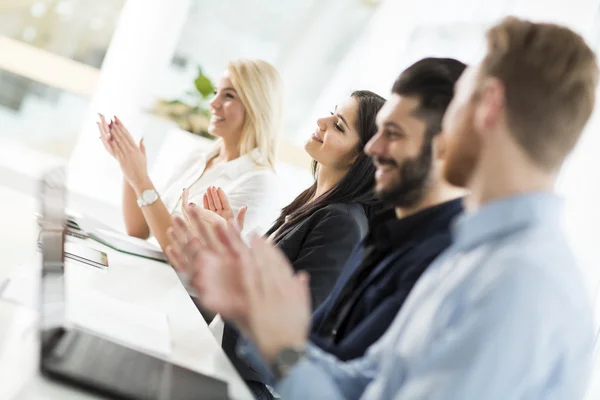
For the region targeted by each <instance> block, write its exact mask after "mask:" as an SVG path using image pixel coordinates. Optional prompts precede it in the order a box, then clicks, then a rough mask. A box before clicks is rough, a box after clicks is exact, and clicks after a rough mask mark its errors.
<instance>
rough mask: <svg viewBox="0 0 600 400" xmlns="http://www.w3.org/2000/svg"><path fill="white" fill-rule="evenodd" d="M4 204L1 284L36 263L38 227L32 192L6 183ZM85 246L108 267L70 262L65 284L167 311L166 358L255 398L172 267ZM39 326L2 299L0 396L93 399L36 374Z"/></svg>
mask: <svg viewBox="0 0 600 400" xmlns="http://www.w3.org/2000/svg"><path fill="white" fill-rule="evenodd" d="M2 183H3V182H0V184H2ZM0 199H1V200H2V201H1V204H2V207H0V223H1V225H0V240H1V241H2V249H3V250H2V260H3V263H2V264H1V265H0V282H2V281H3V280H4V279H5V278H6V277H8V276H10V275H11V274H14V273H15V271H16V268H27V266H31V265H32V263H35V262H36V260H38V256H37V255H36V249H35V238H36V232H37V228H36V226H35V223H34V221H33V219H32V217H31V215H32V213H33V211H35V210H36V207H37V204H36V200H35V198H34V197H32V196H31V195H30V194H23V193H21V192H19V191H15V190H12V189H10V188H7V187H3V186H0ZM86 211H88V212H89V210H86ZM86 243H89V244H90V246H91V247H95V248H97V249H100V250H103V251H105V252H106V253H107V254H108V257H109V263H110V267H109V268H108V269H107V270H100V269H96V268H94V267H90V266H87V265H84V264H79V263H76V262H70V263H69V264H67V268H66V271H67V272H66V273H67V284H73V283H74V282H76V283H77V285H78V289H84V288H93V289H94V290H96V291H101V292H103V293H104V294H107V295H109V296H112V297H114V298H116V299H118V300H120V301H125V302H129V303H131V304H134V305H137V306H143V307H147V308H150V309H153V310H156V311H158V312H161V313H164V314H166V316H167V320H168V328H169V333H170V338H171V353H170V355H169V356H168V357H167V358H168V359H169V360H170V361H171V362H173V363H175V364H178V365H181V366H184V367H186V368H189V369H192V370H195V371H198V372H201V373H204V374H207V375H210V376H215V377H217V378H220V379H223V380H226V381H227V382H228V383H229V393H230V396H232V398H234V399H251V398H252V395H251V394H250V392H249V390H248V388H247V387H246V386H245V384H244V383H243V381H242V379H241V378H240V377H239V375H238V374H237V372H236V371H235V369H234V367H233V366H232V364H231V363H230V362H229V360H228V359H227V356H226V355H225V353H224V352H223V351H222V349H221V347H220V346H219V345H218V343H217V342H216V340H215V339H214V337H213V335H212V334H211V333H210V331H209V330H208V327H207V326H206V323H205V322H204V320H203V318H202V316H201V315H200V313H199V312H198V310H197V309H196V307H195V306H194V304H193V303H192V301H191V299H190V297H189V296H188V294H187V292H186V291H185V289H184V288H183V286H182V285H181V283H180V282H179V280H178V278H177V276H176V274H175V273H174V271H173V270H172V269H171V268H170V267H169V266H168V265H166V264H163V263H160V262H156V261H150V260H146V259H141V258H138V257H134V256H129V255H125V254H121V253H118V252H116V251H112V250H110V249H108V248H107V247H105V246H102V245H100V244H99V243H96V242H93V241H86ZM19 265H20V267H19ZM74 300H75V299H69V300H68V301H69V302H72V301H74ZM70 305H71V306H72V304H71V303H70ZM36 324H37V311H36V310H33V309H30V308H28V307H26V306H23V305H17V304H14V303H10V302H7V301H0V327H1V329H0V382H2V384H1V385H0V398H1V399H13V398H14V399H28V400H29V399H36V400H38V399H40V400H41V399H44V400H46V399H61V400H62V399H86V398H90V399H91V398H96V397H94V396H91V395H88V394H87V393H84V392H80V391H78V390H75V389H72V388H69V387H66V386H63V385H59V384H56V383H53V382H50V381H48V380H47V379H45V378H43V377H42V376H41V375H40V374H39V372H38V348H39V342H38V338H37V335H36V333H37V332H36V326H37V325H36ZM122 329H127V326H123V327H122Z"/></svg>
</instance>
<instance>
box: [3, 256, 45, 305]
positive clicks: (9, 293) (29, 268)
mask: <svg viewBox="0 0 600 400" xmlns="http://www.w3.org/2000/svg"><path fill="white" fill-rule="evenodd" d="M40 276H41V271H40V267H39V266H33V265H19V266H17V267H16V269H15V272H14V273H13V274H12V275H11V276H10V278H8V279H7V280H6V281H4V282H3V283H2V284H1V285H0V286H1V287H2V290H1V291H0V293H1V297H2V299H4V300H7V301H10V302H12V303H15V304H19V305H22V306H25V307H27V308H31V309H34V310H37V309H38V308H39V301H38V298H39V282H40Z"/></svg>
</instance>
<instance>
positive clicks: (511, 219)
mask: <svg viewBox="0 0 600 400" xmlns="http://www.w3.org/2000/svg"><path fill="white" fill-rule="evenodd" d="M563 206H564V201H563V200H562V198H560V197H559V196H557V195H556V194H554V193H552V192H534V193H528V194H523V195H518V196H512V197H507V198H505V199H501V200H497V201H494V202H492V203H489V204H486V205H484V206H483V207H481V208H480V209H479V210H478V211H476V212H474V213H472V214H467V213H464V214H463V215H461V216H460V217H459V218H457V220H456V221H455V222H454V224H453V227H452V233H453V235H454V243H455V245H456V246H457V248H459V249H461V250H468V249H470V248H473V247H475V246H477V245H479V244H481V243H483V242H485V241H488V240H490V239H492V238H497V237H500V236H504V235H506V234H508V233H510V232H514V231H518V230H521V229H524V228H526V227H527V226H530V225H532V224H534V223H536V222H541V221H548V222H552V221H554V222H556V223H559V222H560V218H561V216H562V210H563Z"/></svg>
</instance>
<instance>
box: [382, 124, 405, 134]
mask: <svg viewBox="0 0 600 400" xmlns="http://www.w3.org/2000/svg"><path fill="white" fill-rule="evenodd" d="M383 126H384V127H385V128H395V129H398V130H400V131H402V132H404V129H403V128H402V127H401V126H400V125H398V124H397V123H395V122H393V121H386V122H385V123H384V124H383Z"/></svg>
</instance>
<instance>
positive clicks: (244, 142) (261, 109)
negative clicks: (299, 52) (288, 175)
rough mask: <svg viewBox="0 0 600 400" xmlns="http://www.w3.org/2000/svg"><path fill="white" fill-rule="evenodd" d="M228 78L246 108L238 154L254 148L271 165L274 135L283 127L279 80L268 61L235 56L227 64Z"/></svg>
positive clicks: (275, 147) (272, 164) (281, 86)
mask: <svg viewBox="0 0 600 400" xmlns="http://www.w3.org/2000/svg"><path fill="white" fill-rule="evenodd" d="M227 71H228V72H229V79H230V80H231V84H232V85H233V88H234V89H235V91H236V92H237V95H238V96H239V98H240V101H241V102H242V104H243V105H244V108H245V109H246V116H245V118H244V124H243V125H242V138H241V141H240V155H244V154H248V153H250V152H251V151H252V150H253V149H255V148H258V150H259V151H260V153H261V155H262V156H263V157H264V159H265V160H263V161H261V160H254V161H255V162H257V163H259V164H264V161H266V164H268V165H269V166H270V167H272V168H273V167H274V165H275V153H276V149H277V139H278V136H279V133H280V131H281V130H282V128H283V82H282V80H281V76H280V75H279V73H278V72H277V70H276V69H275V67H273V66H272V65H271V64H269V63H268V62H266V61H263V60H244V59H241V60H235V61H231V62H229V64H228V65H227Z"/></svg>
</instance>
